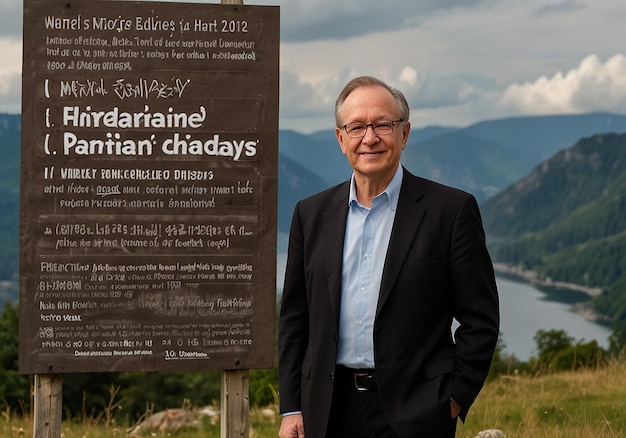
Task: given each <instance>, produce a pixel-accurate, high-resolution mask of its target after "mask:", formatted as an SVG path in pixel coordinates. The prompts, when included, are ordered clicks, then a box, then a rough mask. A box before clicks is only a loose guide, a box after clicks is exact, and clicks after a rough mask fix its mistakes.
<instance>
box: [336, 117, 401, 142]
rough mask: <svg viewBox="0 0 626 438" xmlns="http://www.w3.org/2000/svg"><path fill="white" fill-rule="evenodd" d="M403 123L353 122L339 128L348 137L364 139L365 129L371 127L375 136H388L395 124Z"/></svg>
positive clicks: (384, 121)
mask: <svg viewBox="0 0 626 438" xmlns="http://www.w3.org/2000/svg"><path fill="white" fill-rule="evenodd" d="M400 122H404V119H398V120H378V121H376V122H373V123H363V122H354V123H348V124H346V125H343V126H342V127H341V128H342V129H343V130H344V131H346V134H348V137H351V138H361V137H365V134H366V133H367V128H368V127H369V126H371V127H372V131H374V134H376V135H389V134H391V133H392V132H393V128H394V126H395V124H396V123H400Z"/></svg>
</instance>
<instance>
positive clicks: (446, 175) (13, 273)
mask: <svg viewBox="0 0 626 438" xmlns="http://www.w3.org/2000/svg"><path fill="white" fill-rule="evenodd" d="M607 132H615V133H620V132H626V116H621V115H616V114H609V113H593V114H584V115H567V116H538V117H519V118H508V119H501V120H491V121H484V122H480V123H476V124H473V125H471V126H468V127H465V128H457V127H442V126H432V127H426V128H421V129H417V128H414V129H413V130H412V131H411V136H410V138H409V144H408V146H407V148H406V150H405V151H404V153H403V159H402V162H403V164H404V165H405V166H406V167H407V168H408V169H409V170H411V171H412V172H413V173H416V174H418V175H421V176H424V177H427V178H431V179H434V180H436V181H439V182H442V183H444V184H449V185H452V186H456V187H459V188H462V189H464V190H467V191H470V192H472V193H473V194H475V195H476V197H477V198H478V200H479V201H480V202H481V203H482V202H484V201H485V200H487V199H488V198H489V197H491V196H493V195H494V194H496V193H498V192H500V191H501V190H503V189H504V188H506V187H507V186H509V185H511V184H513V183H514V182H515V181H517V180H518V179H520V178H522V177H524V175H526V174H527V173H528V172H530V171H531V170H532V168H533V166H535V165H537V163H540V162H541V161H542V160H544V159H545V158H547V157H549V156H552V155H553V154H554V153H556V152H557V151H558V150H561V149H564V148H567V147H569V146H571V145H573V144H574V143H575V142H576V141H577V140H578V139H579V138H582V137H588V136H591V135H593V134H597V133H607ZM19 145H20V116H19V115H6V114H5V115H2V114H0V160H1V161H0V171H1V172H2V176H3V177H2V179H0V242H3V245H2V246H0V301H1V300H2V298H3V296H5V297H6V296H7V295H8V296H13V297H15V296H16V292H15V291H16V290H17V289H16V286H15V281H16V279H17V278H18V272H17V271H18V268H17V266H18V259H19V242H18V236H19V168H20V146H19ZM278 167H279V171H278V178H279V196H278V198H279V199H278V210H279V211H278V229H279V232H280V233H282V234H284V233H286V232H287V231H288V229H289V224H290V221H291V214H292V211H293V207H294V204H295V202H296V201H297V200H298V199H301V198H304V197H306V196H309V195H311V194H313V193H315V192H318V191H320V190H322V189H324V188H326V187H328V186H330V185H333V184H337V183H339V182H341V181H345V180H346V179H348V178H349V176H350V174H351V169H350V167H349V165H348V163H347V160H346V158H345V156H344V155H343V154H342V153H341V150H340V148H339V146H338V144H337V140H336V138H335V132H334V129H332V128H330V129H328V130H324V131H319V132H316V133H312V134H307V135H304V134H300V133H297V132H294V131H285V130H283V131H280V133H279V162H278ZM283 240H284V239H283ZM283 240H281V242H282V241H283ZM281 245H282V244H281ZM281 249H283V248H282V246H281ZM5 280H12V281H13V282H12V283H10V285H9V286H6V283H1V282H2V281H5ZM7 290H10V291H9V292H6V291H7Z"/></svg>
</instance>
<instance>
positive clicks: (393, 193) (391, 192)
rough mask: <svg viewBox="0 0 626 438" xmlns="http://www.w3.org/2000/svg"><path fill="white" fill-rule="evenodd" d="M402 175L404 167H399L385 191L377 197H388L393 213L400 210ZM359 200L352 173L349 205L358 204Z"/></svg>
mask: <svg viewBox="0 0 626 438" xmlns="http://www.w3.org/2000/svg"><path fill="white" fill-rule="evenodd" d="M402 175H403V170H402V166H400V165H399V166H398V169H397V170H396V174H395V175H394V176H393V178H392V179H391V181H390V182H389V184H388V185H387V187H386V188H385V190H383V191H382V192H381V193H379V194H378V195H376V198H378V197H380V196H383V195H386V196H387V199H388V200H389V208H390V209H391V211H396V208H398V199H399V198H400V186H402ZM358 202H359V201H358V200H357V198H356V183H355V181H354V173H352V177H351V178H350V196H349V197H348V205H354V204H355V203H356V204H358Z"/></svg>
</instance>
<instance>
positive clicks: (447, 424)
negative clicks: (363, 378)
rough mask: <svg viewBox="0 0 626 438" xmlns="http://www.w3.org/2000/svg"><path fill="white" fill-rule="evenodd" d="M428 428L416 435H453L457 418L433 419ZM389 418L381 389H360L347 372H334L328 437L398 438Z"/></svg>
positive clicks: (448, 437) (423, 437)
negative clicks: (380, 395)
mask: <svg viewBox="0 0 626 438" xmlns="http://www.w3.org/2000/svg"><path fill="white" fill-rule="evenodd" d="M433 420H434V421H433V424H430V425H429V427H428V430H419V431H415V433H414V434H412V435H410V436H411V437H414V438H454V436H455V434H456V420H453V419H452V418H444V419H442V421H438V420H437V419H433ZM399 437H400V435H398V434H397V433H396V432H395V431H394V430H393V428H392V427H391V425H390V424H389V421H388V420H387V417H386V416H385V412H384V411H383V408H382V404H381V402H380V397H379V396H378V392H377V391H376V390H375V389H374V390H370V391H357V389H356V387H355V385H354V379H353V377H352V376H351V375H349V374H346V373H345V372H337V373H336V375H335V388H334V391H333V401H332V405H331V410H330V418H329V421H328V428H327V431H326V438H399Z"/></svg>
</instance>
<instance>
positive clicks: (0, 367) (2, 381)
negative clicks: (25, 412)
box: [0, 301, 30, 410]
mask: <svg viewBox="0 0 626 438" xmlns="http://www.w3.org/2000/svg"><path fill="white" fill-rule="evenodd" d="M18 333H19V310H18V306H17V305H14V304H12V303H11V302H10V301H6V302H5V304H4V309H3V310H2V314H0V398H1V399H2V400H3V401H4V403H6V405H7V406H8V407H9V408H10V409H11V410H17V409H19V408H21V407H23V408H28V406H29V404H30V397H29V394H30V384H29V381H28V376H23V375H20V374H19V373H18V372H17V366H18V344H19V336H18Z"/></svg>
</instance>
